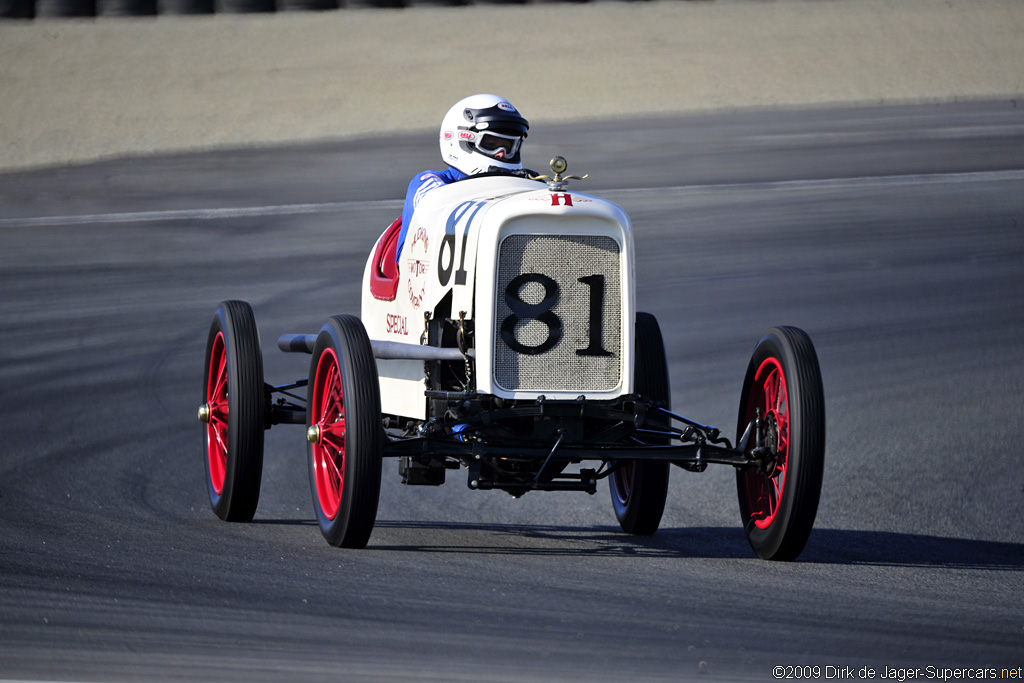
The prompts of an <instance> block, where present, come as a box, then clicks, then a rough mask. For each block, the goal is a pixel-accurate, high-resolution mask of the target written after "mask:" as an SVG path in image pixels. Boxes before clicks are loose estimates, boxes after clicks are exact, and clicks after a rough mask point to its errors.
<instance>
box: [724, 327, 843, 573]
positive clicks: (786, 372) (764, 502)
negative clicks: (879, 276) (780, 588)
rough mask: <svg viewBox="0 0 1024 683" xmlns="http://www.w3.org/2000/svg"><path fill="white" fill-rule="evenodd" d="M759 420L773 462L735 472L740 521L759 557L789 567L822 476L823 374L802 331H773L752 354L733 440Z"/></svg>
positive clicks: (809, 522)
mask: <svg viewBox="0 0 1024 683" xmlns="http://www.w3.org/2000/svg"><path fill="white" fill-rule="evenodd" d="M758 412H760V414H761V419H762V420H763V422H764V427H763V433H764V443H765V445H766V446H768V448H770V449H771V457H770V458H769V460H768V462H767V463H766V465H765V466H764V467H750V468H747V469H744V470H739V471H737V473H736V487H737V494H738V496H739V503H740V515H741V517H742V520H743V526H744V528H745V529H746V532H747V540H749V541H750V545H751V547H752V548H753V549H754V551H755V552H756V553H757V554H758V555H759V556H760V557H763V558H764V559H766V560H792V559H795V558H796V557H797V556H798V555H799V554H800V552H801V551H802V550H803V549H804V545H806V543H807V539H808V537H809V536H810V534H811V528H812V527H813V526H814V517H815V515H816V514H817V512H818V499H819V497H820V495H821V481H822V476H823V473H824V468H825V397H824V391H823V389H822V383H821V370H820V368H819V367H818V356H817V354H816V353H815V351H814V345H813V344H812V343H811V340H810V338H809V337H808V336H807V334H806V333H805V332H804V331H803V330H799V329H797V328H795V327H778V328H773V329H771V330H769V331H768V333H767V334H766V335H765V336H764V337H763V338H762V339H761V341H759V342H758V344H757V347H756V348H755V349H754V355H753V356H752V357H751V359H750V365H749V366H748V367H747V374H746V377H745V378H744V381H743V392H742V393H741V394H740V411H739V420H738V432H737V434H742V433H743V431H744V430H745V429H746V428H747V425H748V424H750V421H751V420H753V419H755V417H756V415H757V413H758ZM737 438H739V437H738V436H737ZM751 447H753V446H751Z"/></svg>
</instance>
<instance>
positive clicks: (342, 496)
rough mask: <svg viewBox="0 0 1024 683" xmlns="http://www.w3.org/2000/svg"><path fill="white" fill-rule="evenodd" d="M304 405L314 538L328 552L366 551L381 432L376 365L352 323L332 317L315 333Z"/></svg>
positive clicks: (359, 330) (376, 488) (367, 343)
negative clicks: (322, 542)
mask: <svg viewBox="0 0 1024 683" xmlns="http://www.w3.org/2000/svg"><path fill="white" fill-rule="evenodd" d="M308 398H309V401H308V410H307V413H308V417H307V426H308V428H309V429H308V430H307V437H308V438H307V441H308V445H307V448H306V452H307V456H308V457H307V461H308V465H309V485H310V489H311V491H312V494H313V508H314V509H315V510H316V516H317V522H318V523H319V525H320V531H321V533H323V535H324V538H326V539H327V542H328V543H330V544H331V545H333V546H339V547H343V548H365V547H366V544H367V542H369V540H370V534H371V532H372V531H373V525H374V523H375V522H376V521H377V503H378V501H379V498H380V477H381V448H382V438H383V436H382V434H383V430H382V429H381V412H380V386H379V384H378V380H377V363H376V360H375V359H374V357H373V350H372V349H371V347H370V340H369V338H368V337H367V336H366V330H365V328H364V327H363V324H362V322H360V320H359V318H356V317H354V316H350V315H338V316H334V317H333V318H331V319H329V320H328V321H327V322H326V323H325V324H324V326H323V327H322V328H321V329H320V334H319V335H318V336H317V339H316V344H315V346H314V347H313V359H312V361H311V363H310V367H309V386H308ZM339 413H340V414H339ZM342 417H343V419H339V418H342ZM314 432H315V433H314Z"/></svg>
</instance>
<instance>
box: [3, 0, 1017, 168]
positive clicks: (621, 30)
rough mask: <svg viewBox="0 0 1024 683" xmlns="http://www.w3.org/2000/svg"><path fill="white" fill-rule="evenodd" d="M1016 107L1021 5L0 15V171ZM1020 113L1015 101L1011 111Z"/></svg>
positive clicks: (619, 5)
mask: <svg viewBox="0 0 1024 683" xmlns="http://www.w3.org/2000/svg"><path fill="white" fill-rule="evenodd" d="M474 92H496V93H499V94H502V95H504V96H506V97H508V98H509V99H511V100H512V101H513V102H515V103H517V104H518V106H519V107H520V108H521V109H522V110H523V112H524V113H526V114H527V116H528V118H530V119H531V120H532V121H533V122H534V124H537V123H543V122H556V121H565V120H572V119H594V118H605V119H608V118H611V119H614V118H615V117H635V116H637V115H646V114H669V113H678V112H686V111H694V110H708V109H726V110H729V109H739V108H745V107H780V106H805V105H821V104H843V105H847V104H860V103H870V104H878V103H889V102H892V103H896V102H932V101H934V102H943V101H952V100H961V99H997V98H1008V99H1015V98H1016V96H1018V95H1020V94H1022V93H1024V2H1020V0H900V1H899V2H892V1H891V0H832V1H829V2H824V1H820V2H812V1H808V0H776V1H774V2H755V1H744V0H717V1H712V2H687V1H683V0H651V1H650V2H642V3H641V2H628V3H626V2H615V1H608V0H604V1H601V2H594V3H589V4H576V3H568V4H527V5H517V6H510V5H487V6H483V5H481V6H469V7H461V8H455V7H436V6H435V7H429V6H427V7H411V8H408V9H400V10H374V9H343V10H339V11H334V12H323V13H301V12H297V13H282V14H277V15H259V16H257V15H217V16H188V17H182V16H163V17H159V18H103V19H90V20H55V19H47V20H36V21H6V22H3V23H0V169H6V170H10V169H17V168H28V167H33V166H46V165H54V164H66V163H73V162H82V161H89V160H95V159H99V158H104V157H111V156H122V155H137V154H154V153H165V152H174V151H184V150H197V149H211V148H217V147H237V146H250V145H264V144H275V143H290V142H298V141H312V140H324V139H332V140H336V139H346V138H354V137H364V136H371V135H376V134H380V133H387V132H389V131H394V130H402V131H409V130H424V131H426V130H430V129H432V128H433V127H434V126H435V125H436V123H437V122H439V121H440V120H441V117H442V115H443V114H444V112H445V111H446V110H447V108H448V107H449V106H451V104H452V103H454V102H455V101H456V100H458V99H459V98H460V97H463V96H465V95H467V94H472V93H474ZM1021 106H1024V101H1022V102H1021Z"/></svg>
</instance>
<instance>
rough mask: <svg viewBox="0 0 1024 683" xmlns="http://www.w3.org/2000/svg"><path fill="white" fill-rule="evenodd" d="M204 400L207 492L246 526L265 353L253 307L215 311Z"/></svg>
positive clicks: (255, 496) (256, 462) (259, 468)
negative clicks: (261, 345) (261, 344)
mask: <svg viewBox="0 0 1024 683" xmlns="http://www.w3.org/2000/svg"><path fill="white" fill-rule="evenodd" d="M203 401H204V403H203V404H202V406H200V408H199V419H200V421H202V422H203V423H204V425H205V429H204V436H205V447H206V448H205V454H206V458H205V464H206V487H207V490H208V492H209V495H210V505H211V506H212V507H213V511H214V513H215V514H216V515H217V516H218V517H220V518H221V519H223V520H225V521H229V522H250V521H252V518H253V515H255V514H256V506H257V504H258V503H259V499H260V479H261V477H262V476H263V431H264V423H263V418H264V406H265V402H264V392H263V353H262V351H261V349H260V336H259V332H258V331H257V329H256V318H255V316H254V315H253V312H252V307H251V306H249V304H247V303H245V302H244V301H225V302H223V303H221V304H220V305H219V306H217V312H216V313H215V314H214V316H213V322H212V323H211V324H210V333H209V335H208V337H207V340H206V363H205V367H204V369H203Z"/></svg>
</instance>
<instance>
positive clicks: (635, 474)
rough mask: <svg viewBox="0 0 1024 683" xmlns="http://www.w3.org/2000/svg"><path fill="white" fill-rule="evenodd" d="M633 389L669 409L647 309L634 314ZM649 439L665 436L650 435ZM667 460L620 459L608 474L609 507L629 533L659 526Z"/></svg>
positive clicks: (655, 329) (657, 337) (661, 356)
mask: <svg viewBox="0 0 1024 683" xmlns="http://www.w3.org/2000/svg"><path fill="white" fill-rule="evenodd" d="M633 390H634V392H635V393H637V394H640V395H641V396H643V397H644V398H647V399H650V400H653V401H659V402H661V403H662V405H664V407H665V408H668V409H671V407H672V406H671V403H672V391H671V388H670V386H669V377H668V361H667V360H666V358H665V342H664V340H663V339H662V337H661V327H659V326H658V321H657V319H655V317H654V316H653V315H651V314H650V313H637V314H636V359H635V365H634V370H633ZM650 442H652V443H668V440H667V439H665V440H655V439H651V440H650ZM668 478H669V463H667V462H655V461H642V460H641V461H633V462H627V463H622V464H621V466H620V467H619V469H618V470H617V471H615V472H613V473H612V475H611V476H610V477H608V488H609V490H610V491H611V495H612V507H613V508H614V509H615V517H616V519H618V520H619V526H621V527H622V530H623V531H625V532H626V533H628V534H637V535H641V536H649V535H651V534H653V533H654V532H656V531H657V530H658V525H659V524H661V516H662V514H663V513H664V512H665V499H666V497H667V496H668Z"/></svg>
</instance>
